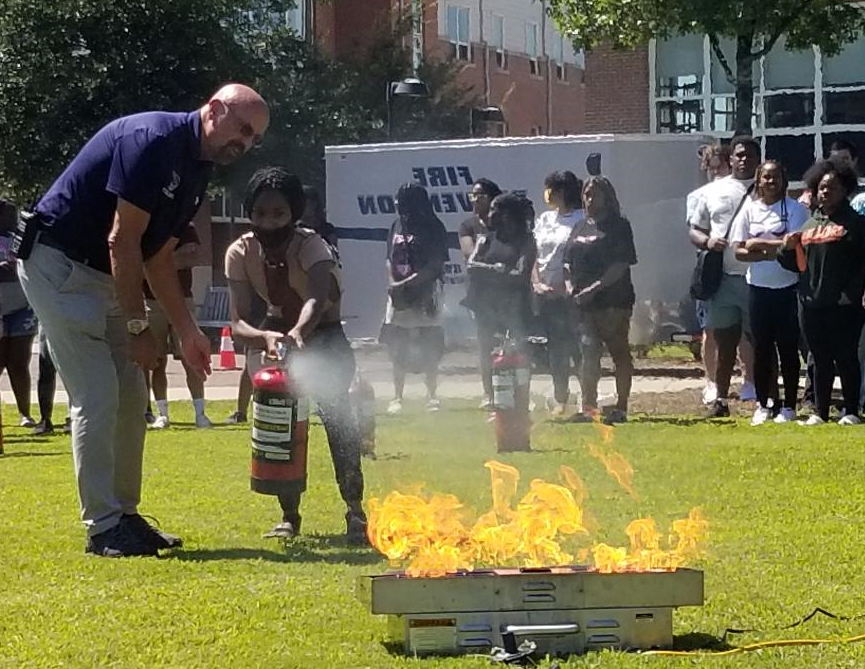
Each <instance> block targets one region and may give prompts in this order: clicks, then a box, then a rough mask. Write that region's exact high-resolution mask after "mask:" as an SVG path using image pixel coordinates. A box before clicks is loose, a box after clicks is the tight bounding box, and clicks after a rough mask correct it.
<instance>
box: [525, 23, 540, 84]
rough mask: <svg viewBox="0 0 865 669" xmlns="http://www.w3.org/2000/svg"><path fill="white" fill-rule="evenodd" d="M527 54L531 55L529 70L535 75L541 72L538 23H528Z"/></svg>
mask: <svg viewBox="0 0 865 669" xmlns="http://www.w3.org/2000/svg"><path fill="white" fill-rule="evenodd" d="M526 55H527V56H528V57H529V71H530V72H531V73H532V74H534V75H539V74H540V73H541V66H540V63H539V62H538V24H537V23H526Z"/></svg>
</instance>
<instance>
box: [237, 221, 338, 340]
mask: <svg viewBox="0 0 865 669" xmlns="http://www.w3.org/2000/svg"><path fill="white" fill-rule="evenodd" d="M285 261H286V264H287V265H288V283H289V285H290V286H291V288H292V289H293V290H294V292H296V293H297V294H298V296H299V297H300V299H301V300H303V301H304V302H305V301H306V300H308V299H309V298H310V291H309V270H310V268H311V267H313V266H314V265H317V264H318V263H320V262H327V263H330V264H331V270H330V274H331V277H332V281H331V290H330V293H329V295H328V301H327V303H326V304H325V307H324V312H323V314H322V317H321V323H322V324H329V323H339V322H340V300H341V297H342V280H341V277H340V271H339V261H338V259H337V256H336V252H335V251H334V249H333V247H331V246H330V244H328V243H327V242H326V241H324V239H322V238H321V237H320V236H319V235H318V234H317V233H315V232H313V231H312V230H309V229H307V228H297V230H296V231H295V234H294V237H292V240H291V242H290V243H289V245H288V248H287V249H286V251H285ZM265 262H266V260H265V256H264V251H263V250H262V248H261V244H260V243H259V241H258V239H256V237H255V235H254V234H253V233H251V232H247V233H246V234H245V235H242V236H241V237H240V238H239V239H236V240H235V241H234V242H233V243H232V244H231V246H229V247H228V250H227V251H226V252H225V277H226V278H227V279H228V280H229V281H240V282H244V283H249V284H250V285H251V286H252V289H253V290H254V291H255V292H256V293H258V294H259V295H260V296H261V298H262V299H263V300H264V301H265V302H267V313H268V315H270V316H276V317H281V316H282V313H281V308H280V307H279V306H277V305H275V304H274V303H273V300H272V299H271V298H270V295H269V294H268V290H267V279H266V276H265V271H264V265H265Z"/></svg>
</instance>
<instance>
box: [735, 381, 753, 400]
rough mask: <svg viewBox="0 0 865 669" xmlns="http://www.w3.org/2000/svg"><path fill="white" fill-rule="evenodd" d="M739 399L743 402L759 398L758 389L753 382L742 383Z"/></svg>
mask: <svg viewBox="0 0 865 669" xmlns="http://www.w3.org/2000/svg"><path fill="white" fill-rule="evenodd" d="M739 399H740V400H742V401H743V402H753V401H754V400H756V399H757V389H756V388H755V387H754V384H753V383H749V382H747V381H746V382H745V383H743V384H742V390H741V392H740V393H739Z"/></svg>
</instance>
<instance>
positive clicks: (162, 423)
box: [150, 416, 171, 430]
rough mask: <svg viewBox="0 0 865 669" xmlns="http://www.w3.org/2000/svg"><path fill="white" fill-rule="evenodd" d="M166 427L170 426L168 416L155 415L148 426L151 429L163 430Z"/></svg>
mask: <svg viewBox="0 0 865 669" xmlns="http://www.w3.org/2000/svg"><path fill="white" fill-rule="evenodd" d="M167 427H171V421H170V420H168V416H157V417H156V419H155V420H154V421H153V424H152V425H151V426H150V428H151V429H152V430H164V429H165V428H167Z"/></svg>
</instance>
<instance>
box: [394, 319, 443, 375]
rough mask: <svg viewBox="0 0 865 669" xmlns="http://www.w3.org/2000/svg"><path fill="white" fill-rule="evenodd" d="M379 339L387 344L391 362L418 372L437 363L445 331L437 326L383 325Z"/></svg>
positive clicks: (440, 354) (440, 357)
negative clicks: (407, 326)
mask: <svg viewBox="0 0 865 669" xmlns="http://www.w3.org/2000/svg"><path fill="white" fill-rule="evenodd" d="M379 341H380V342H381V343H383V344H387V347H388V354H389V356H390V359H391V362H392V363H393V364H395V365H400V366H401V367H407V368H409V370H410V371H412V372H420V371H423V370H425V369H428V368H429V367H431V366H433V365H438V363H439V362H440V361H441V359H442V357H443V356H444V353H445V331H444V328H442V327H439V326H430V327H420V328H404V327H400V326H398V325H390V324H388V325H385V326H384V328H382V334H381V337H380V338H379Z"/></svg>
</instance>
